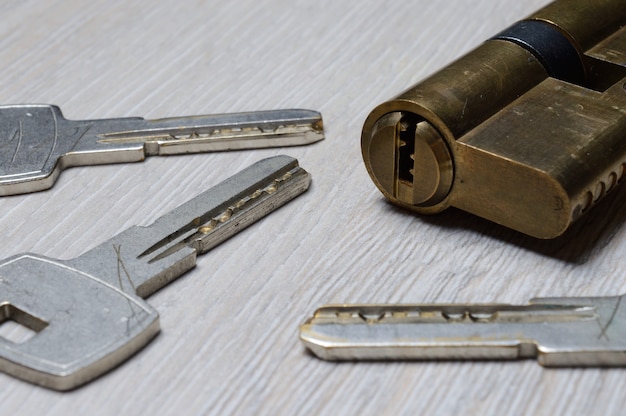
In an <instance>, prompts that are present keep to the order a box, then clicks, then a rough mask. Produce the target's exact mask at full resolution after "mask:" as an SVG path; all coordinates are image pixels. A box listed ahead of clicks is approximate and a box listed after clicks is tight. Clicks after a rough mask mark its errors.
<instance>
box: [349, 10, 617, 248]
mask: <svg viewBox="0 0 626 416" xmlns="http://www.w3.org/2000/svg"><path fill="white" fill-rule="evenodd" d="M620 3H622V2H621V0H620V1H615V0H611V1H609V0H600V1H597V2H588V1H582V0H560V1H556V2H554V3H552V4H550V5H548V6H547V7H545V8H544V9H542V10H540V11H538V12H537V13H535V14H534V15H532V16H531V17H530V18H528V19H526V20H523V21H521V22H518V23H516V24H515V25H513V26H512V27H510V28H509V29H506V30H505V31H503V32H501V33H500V34H498V35H496V36H495V37H494V38H492V39H490V40H488V41H486V42H485V43H483V44H482V45H480V46H479V47H478V48H476V49H475V50H474V51H472V52H470V53H469V54H467V55H465V56H464V57H462V58H460V59H458V60H457V61H456V62H454V63H452V64H450V65H448V66H447V67H446V68H444V69H442V70H441V71H439V72H438V73H436V74H434V75H432V76H430V77H429V78H427V79H426V80H424V81H422V82H421V83H419V84H417V85H415V86H414V87H412V88H410V89H409V90H407V91H405V92H404V93H402V94H400V95H399V96H398V97H396V98H395V99H392V100H390V101H388V102H385V103H383V104H381V105H379V106H378V107H376V108H375V109H374V110H373V111H372V112H371V114H370V115H369V116H368V118H367V120H366V121H365V125H364V127H363V134H362V139H361V149H362V155H363V159H364V161H365V165H366V168H367V170H368V172H369V174H370V176H371V178H372V180H373V181H374V183H375V184H376V186H377V187H378V188H379V189H380V190H381V192H382V193H383V194H384V195H385V196H386V197H387V198H388V199H389V200H391V201H392V202H393V203H395V204H397V205H399V206H401V207H404V208H407V209H410V210H412V211H415V212H418V213H423V214H431V213H436V212H440V211H442V210H444V209H445V208H447V207H449V206H455V207H458V208H461V209H463V210H466V211H469V212H471V213H474V214H476V215H479V216H481V217H484V218H487V219H489V220H492V221H494V222H497V223H499V224H502V225H504V226H507V227H509V228H513V229H515V230H518V231H520V232H523V233H525V234H529V235H531V236H534V237H538V238H554V237H557V236H558V235H560V234H562V233H563V232H564V231H565V230H566V229H567V228H568V227H569V225H570V224H571V223H572V222H573V221H575V220H576V219H577V218H578V217H579V216H580V215H582V214H583V213H584V212H586V211H587V210H588V209H589V208H590V207H591V206H592V205H593V203H595V202H596V201H598V200H599V199H600V198H601V197H602V196H603V195H605V194H606V192H608V191H609V190H610V189H612V188H613V187H614V186H615V185H616V184H617V182H618V181H619V180H620V179H621V177H622V176H623V174H624V168H623V166H624V164H625V163H626V27H623V26H625V25H626V7H623V4H620Z"/></svg>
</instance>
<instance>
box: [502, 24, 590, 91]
mask: <svg viewBox="0 0 626 416" xmlns="http://www.w3.org/2000/svg"><path fill="white" fill-rule="evenodd" d="M492 39H500V40H507V41H509V42H513V43H515V44H517V45H519V46H521V47H523V48H524V49H526V50H527V51H529V52H530V53H532V54H533V55H534V56H535V58H537V60H538V61H539V62H541V64H542V65H543V67H544V68H545V69H546V71H547V72H548V75H550V76H551V77H552V78H557V79H560V80H562V81H566V82H571V83H573V84H578V85H583V84H584V83H585V79H586V77H585V67H584V64H583V62H582V61H581V58H580V55H579V54H578V50H577V49H576V47H575V46H574V45H572V43H571V42H570V41H569V39H568V38H567V37H566V36H565V35H564V34H563V33H561V32H560V31H559V30H558V29H556V28H555V27H554V26H552V25H551V24H549V23H546V22H543V21H540V20H522V21H521V22H517V23H515V24H514V25H513V26H511V27H509V28H508V29H505V30H504V31H502V32H500V33H499V34H497V35H496V36H494V37H493V38H492Z"/></svg>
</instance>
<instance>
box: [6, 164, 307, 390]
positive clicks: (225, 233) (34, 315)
mask: <svg viewBox="0 0 626 416" xmlns="http://www.w3.org/2000/svg"><path fill="white" fill-rule="evenodd" d="M309 183H310V175H309V174H308V173H307V172H306V171H305V170H303V169H302V168H300V167H299V166H298V162H297V160H296V159H294V158H291V157H288V156H277V157H273V158H269V159H264V160H262V161H260V162H257V163H255V164H254V165H252V166H250V167H248V168H247V169H245V170H243V171H241V172H239V173H237V174H236V175H234V176H232V177H230V178H229V179H226V180H225V181H224V182H222V183H220V184H218V185H216V186H215V187H213V188H211V189H210V190H208V191H205V192H203V193H201V194H200V195H198V196H197V197H195V198H194V199H192V200H190V201H188V202H186V203H185V204H183V205H181V206H179V207H178V208H176V209H174V210H172V211H170V212H169V213H167V214H165V215H164V216H162V217H160V218H159V219H157V220H156V221H155V222H154V223H153V224H151V225H150V226H147V227H139V226H135V227H131V228H129V229H127V230H126V231H123V232H122V233H120V234H118V235H116V236H114V237H113V238H111V239H110V240H108V241H106V242H104V243H102V244H100V245H99V246H97V247H95V248H94V249H92V250H90V251H88V252H86V253H84V254H82V255H81V256H79V257H77V258H74V259H70V260H55V259H51V258H47V257H44V256H40V255H37V254H30V253H26V254H20V255H16V256H13V257H11V258H9V259H6V260H4V261H2V262H0V323H2V322H3V321H6V320H8V319H9V320H13V321H16V322H17V323H18V324H21V325H23V326H25V327H28V328H30V329H32V330H33V331H35V332H37V333H36V335H34V336H33V337H32V338H30V339H28V340H27V341H25V342H23V343H13V342H11V341H10V340H7V339H4V338H2V337H0V370H1V371H4V372H6V373H8V374H11V375H13V376H15V377H18V378H21V379H24V380H27V381H30V382H33V383H36V384H40V385H42V386H45V387H49V388H52V389H57V390H68V389H72V388H74V387H77V386H79V385H81V384H83V383H86V382H88V381H89V380H91V379H93V378H95V377H97V376H99V375H100V374H102V373H104V372H106V371H108V370H110V369H111V368H113V367H115V366H116V365H118V364H119V363H121V362H122V361H123V360H125V359H127V358H128V357H129V356H131V355H132V354H133V353H135V352H136V351H138V350H139V349H141V348H142V347H143V346H144V345H145V344H147V343H148V342H149V341H150V340H151V339H152V338H153V337H154V336H155V335H156V333H157V332H158V331H159V321H158V317H159V315H158V313H157V311H156V310H155V309H154V308H152V307H151V306H150V305H149V304H147V303H146V302H145V301H144V300H143V299H142V298H145V297H147V296H149V295H150V294H152V293H153V292H155V291H156V290H158V289H160V288H161V287H163V286H164V285H166V284H167V283H169V282H171V281H172V280H174V279H176V278H177V277H179V276H181V275H182V274H183V273H185V272H186V271H188V270H189V269H191V268H193V267H194V266H195V264H196V257H197V255H199V254H202V253H204V252H206V251H208V250H209V249H211V248H212V247H214V246H216V245H217V244H219V243H220V242H222V241H224V240H225V239H227V238H229V237H230V236H232V235H233V234H235V233H237V232H238V231H240V230H242V229H243V228H245V227H246V226H248V225H250V224H252V223H253V222H255V221H256V220H258V219H260V218H262V217H263V216H265V215H267V214H269V213H270V212H272V211H273V210H274V209H277V208H278V207H280V206H282V205H283V204H285V203H287V202H288V201H290V200H291V199H293V198H295V197H296V196H298V195H299V194H301V193H302V192H304V191H306V190H307V189H308V186H309Z"/></svg>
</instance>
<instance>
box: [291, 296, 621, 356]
mask: <svg viewBox="0 0 626 416" xmlns="http://www.w3.org/2000/svg"><path fill="white" fill-rule="evenodd" d="M623 298H624V297H623V296H612V297H590V298H537V299H533V300H531V301H530V303H529V304H528V305H506V304H482V305H481V304H474V305H471V304H470V305H462V304H448V305H444V304H442V305H436V304H433V305H340V306H332V305H329V306H324V307H321V308H320V309H318V310H317V311H316V312H315V314H314V315H313V317H311V318H310V319H309V320H307V321H306V322H305V323H304V324H303V325H302V326H301V327H300V339H301V340H302V342H303V343H304V345H305V346H306V347H307V348H308V349H310V350H311V351H312V352H313V353H314V354H315V355H316V356H318V357H319V358H322V359H325V360H415V359H416V360H442V359H445V360H476V359H478V360H485V359H490V360H492V359H493V360H496V359H498V360H499V359H502V360H513V359H519V358H533V357H536V358H537V361H538V362H539V363H540V364H541V365H544V366H550V367H559V366H624V365H626V354H624V351H626V302H623V301H622V300H623Z"/></svg>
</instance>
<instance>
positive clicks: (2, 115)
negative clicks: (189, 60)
mask: <svg viewBox="0 0 626 416" xmlns="http://www.w3.org/2000/svg"><path fill="white" fill-rule="evenodd" d="M323 138H324V131H323V124H322V117H321V115H320V114H319V113H318V112H315V111H310V110H277V111H258V112H251V113H234V114H219V115H208V116H195V117H179V118H165V119H160V120H144V119H143V118H138V117H135V118H120V119H105V120H86V121H70V120H66V119H65V118H64V117H63V114H62V113H61V110H60V109H59V107H57V106H54V105H10V106H0V196H4V195H15V194H21V193H28V192H36V191H41V190H44V189H48V188H50V187H52V185H53V184H54V182H55V181H56V179H57V177H58V176H59V174H60V173H61V171H62V170H63V169H64V168H68V167H70V166H83V165H98V164H107V163H124V162H139V161H143V160H144V159H145V157H146V156H154V155H159V156H160V155H175V154H181V153H198V152H213V151H223V150H241V149H251V148H261V147H263V148H264V147H279V146H296V145H303V144H308V143H313V142H316V141H318V140H322V139H323Z"/></svg>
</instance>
